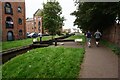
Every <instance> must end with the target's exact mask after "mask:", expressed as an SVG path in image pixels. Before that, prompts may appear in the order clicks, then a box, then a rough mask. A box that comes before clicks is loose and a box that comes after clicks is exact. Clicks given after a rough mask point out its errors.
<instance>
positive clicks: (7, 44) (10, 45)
mask: <svg viewBox="0 0 120 80" xmlns="http://www.w3.org/2000/svg"><path fill="white" fill-rule="evenodd" d="M50 39H51V36H44V37H42V40H43V41H45V40H50ZM38 40H40V38H39V37H38ZM32 42H33V38H27V39H24V40H16V41H6V42H2V50H7V49H11V48H17V47H22V46H26V45H30V44H32Z"/></svg>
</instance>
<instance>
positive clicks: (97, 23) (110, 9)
mask: <svg viewBox="0 0 120 80" xmlns="http://www.w3.org/2000/svg"><path fill="white" fill-rule="evenodd" d="M75 4H77V7H78V8H77V10H76V11H74V12H73V13H71V15H75V16H76V19H75V21H74V25H78V27H79V28H81V29H82V30H83V31H86V30H91V31H95V30H96V29H99V30H103V29H106V28H107V27H109V26H111V25H113V24H114V23H115V19H116V16H117V15H118V16H119V17H120V8H119V7H120V2H92V3H90V2H75Z"/></svg>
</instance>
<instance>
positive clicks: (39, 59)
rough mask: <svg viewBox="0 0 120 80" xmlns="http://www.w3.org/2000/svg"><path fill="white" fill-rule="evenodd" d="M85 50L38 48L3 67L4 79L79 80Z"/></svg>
mask: <svg viewBox="0 0 120 80" xmlns="http://www.w3.org/2000/svg"><path fill="white" fill-rule="evenodd" d="M84 53H85V50H84V49H83V48H64V47H47V48H37V49H34V50H31V51H28V52H27V53H25V54H22V55H19V56H17V57H15V58H13V59H11V60H10V61H8V62H7V63H5V64H4V65H3V67H2V77H3V78H77V76H78V74H79V70H80V64H81V63H82V61H83V56H84Z"/></svg>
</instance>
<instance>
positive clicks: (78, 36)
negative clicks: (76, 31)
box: [66, 35, 85, 42]
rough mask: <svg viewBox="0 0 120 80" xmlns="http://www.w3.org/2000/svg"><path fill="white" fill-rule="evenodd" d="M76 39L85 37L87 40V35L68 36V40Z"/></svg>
mask: <svg viewBox="0 0 120 80" xmlns="http://www.w3.org/2000/svg"><path fill="white" fill-rule="evenodd" d="M75 39H83V42H85V36H84V35H73V36H70V37H68V38H66V40H75Z"/></svg>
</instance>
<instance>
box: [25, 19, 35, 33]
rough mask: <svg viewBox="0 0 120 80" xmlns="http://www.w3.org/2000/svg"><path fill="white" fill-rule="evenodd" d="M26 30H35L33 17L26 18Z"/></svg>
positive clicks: (30, 31)
mask: <svg viewBox="0 0 120 80" xmlns="http://www.w3.org/2000/svg"><path fill="white" fill-rule="evenodd" d="M26 32H29V33H32V32H34V20H33V18H28V19H26Z"/></svg>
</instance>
